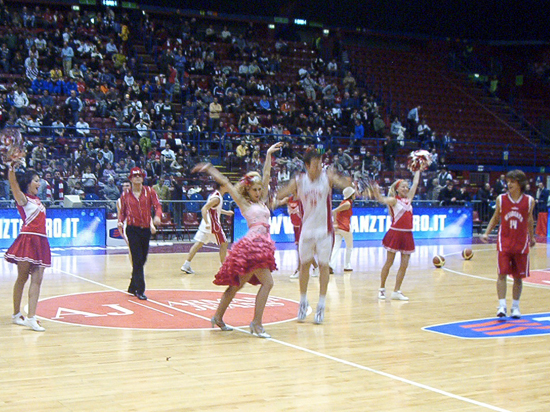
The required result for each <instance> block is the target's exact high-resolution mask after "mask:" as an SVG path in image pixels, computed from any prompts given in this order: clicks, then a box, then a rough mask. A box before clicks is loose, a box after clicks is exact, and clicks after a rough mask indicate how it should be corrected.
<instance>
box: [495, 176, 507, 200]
mask: <svg viewBox="0 0 550 412" xmlns="http://www.w3.org/2000/svg"><path fill="white" fill-rule="evenodd" d="M494 188H495V196H498V195H502V194H504V193H506V191H507V190H508V184H507V183H506V179H505V176H504V175H500V178H499V179H498V180H497V181H496V183H495V187H494Z"/></svg>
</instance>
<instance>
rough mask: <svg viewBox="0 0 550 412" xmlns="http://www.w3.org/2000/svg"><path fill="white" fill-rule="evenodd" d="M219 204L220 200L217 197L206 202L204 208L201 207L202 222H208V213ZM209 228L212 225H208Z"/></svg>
mask: <svg viewBox="0 0 550 412" xmlns="http://www.w3.org/2000/svg"><path fill="white" fill-rule="evenodd" d="M219 204H220V199H219V198H217V197H212V198H210V200H209V201H208V202H206V203H205V204H204V206H203V207H201V215H202V220H204V221H205V222H208V211H209V210H210V209H212V208H213V207H216V206H218V205H219ZM208 226H210V225H207V229H210V228H209V227H208Z"/></svg>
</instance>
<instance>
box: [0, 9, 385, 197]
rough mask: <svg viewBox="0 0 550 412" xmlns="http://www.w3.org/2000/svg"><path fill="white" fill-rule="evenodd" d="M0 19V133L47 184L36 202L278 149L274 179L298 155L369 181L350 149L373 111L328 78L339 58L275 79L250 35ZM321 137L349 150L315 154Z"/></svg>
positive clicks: (139, 22) (274, 52) (339, 76)
mask: <svg viewBox="0 0 550 412" xmlns="http://www.w3.org/2000/svg"><path fill="white" fill-rule="evenodd" d="M0 8H1V13H0V27H2V28H3V29H2V31H1V43H2V46H1V49H0V60H1V61H0V63H1V65H0V70H1V71H2V73H1V78H2V79H3V80H4V82H3V83H2V86H0V93H1V99H2V101H1V106H2V111H1V124H2V126H5V125H15V126H18V127H20V128H21V130H22V131H23V133H24V134H25V135H26V136H28V137H29V140H28V142H29V148H28V149H29V150H28V157H27V161H28V164H29V165H30V166H32V167H34V168H36V169H38V170H39V171H40V172H43V178H44V179H45V180H48V179H49V178H51V179H52V181H50V182H49V183H50V184H49V186H50V189H48V190H46V191H45V192H44V193H45V194H44V196H46V198H45V199H44V200H58V199H59V197H62V196H63V194H67V193H77V194H89V195H90V196H91V197H92V198H94V195H95V196H99V197H103V196H105V197H107V196H109V195H107V194H106V192H110V190H109V189H106V188H108V187H109V181H110V179H113V180H114V183H115V186H116V185H120V183H121V181H122V180H123V178H124V176H125V175H126V173H127V171H128V170H129V169H130V168H131V167H133V166H135V165H137V166H141V167H143V168H144V169H146V171H147V173H148V176H149V178H150V180H152V181H156V180H157V179H158V178H161V177H162V180H164V178H165V177H176V178H178V177H185V176H187V175H188V172H189V170H190V168H191V167H192V165H193V164H195V163H196V162H198V161H201V160H203V159H204V157H208V155H209V154H210V153H212V152H214V153H220V151H221V150H222V149H223V150H224V151H225V152H229V153H231V154H232V155H231V156H228V157H227V159H226V160H227V162H228V165H230V166H235V165H236V166H239V167H242V168H245V169H254V168H256V167H257V166H258V165H259V164H260V162H261V160H260V159H259V154H260V153H261V148H262V147H265V145H266V144H269V143H271V142H272V141H274V140H287V144H286V145H285V150H284V153H283V156H282V160H281V161H280V164H281V167H282V168H283V169H285V170H295V169H296V164H299V160H298V157H297V156H295V154H294V150H295V148H296V143H298V144H308V145H318V146H319V147H321V148H323V150H326V151H327V152H328V153H329V154H330V153H331V150H334V151H335V156H334V158H330V157H329V159H330V161H331V162H332V161H334V163H335V164H336V165H337V167H338V168H339V169H341V170H343V171H348V172H350V173H351V172H353V171H357V170H355V169H358V170H359V169H361V170H362V171H363V172H365V171H369V172H372V173H373V174H376V173H377V172H379V171H380V170H381V163H380V162H379V161H378V159H377V157H376V156H374V157H373V165H372V166H371V165H370V162H368V161H367V162H365V161H363V162H359V161H358V160H357V155H360V154H366V153H367V150H366V148H365V147H362V145H361V139H362V138H363V137H365V136H374V135H375V133H374V126H373V120H374V119H378V120H379V121H380V116H379V113H378V109H379V102H377V99H376V96H374V95H372V94H369V93H368V92H367V91H366V90H365V89H364V88H361V87H358V82H357V81H356V79H354V77H353V75H352V74H351V72H349V71H345V67H340V66H341V64H340V63H339V59H338V57H339V56H338V54H337V51H335V52H331V53H330V55H329V56H328V57H326V56H327V54H326V53H324V54H323V53H317V54H312V50H311V48H310V47H304V48H303V50H302V51H303V55H302V56H304V55H305V56H307V57H305V58H302V59H297V60H296V61H297V62H298V63H297V64H298V66H299V67H298V66H296V67H292V68H290V69H288V70H285V69H284V68H283V66H285V65H286V63H285V59H290V58H291V57H292V56H291V55H292V52H291V51H290V46H289V43H288V42H285V41H283V40H277V41H275V40H273V41H271V42H263V43H262V44H260V43H259V42H258V35H257V34H258V33H257V32H256V29H255V27H254V26H253V25H252V24H250V25H249V26H247V28H246V30H245V31H243V32H242V33H238V34H232V33H231V32H230V31H229V28H228V27H227V26H224V27H223V30H220V29H219V28H216V27H214V26H213V25H210V26H208V27H207V28H206V30H204V33H203V32H202V30H201V31H199V23H198V22H197V21H196V20H195V19H188V18H184V17H182V16H176V18H174V19H172V20H170V19H168V20H167V21H163V22H161V21H160V19H158V20H153V19H150V18H149V16H148V15H146V14H142V13H139V14H137V13H133V14H132V15H130V14H129V13H131V12H122V13H118V14H117V13H115V12H114V11H113V10H112V9H109V8H107V9H105V10H104V12H95V11H91V10H90V11H82V12H80V11H74V10H68V9H67V8H59V9H57V8H54V7H53V6H52V8H48V7H41V6H35V7H34V8H31V7H27V6H20V5H16V6H15V7H6V6H5V5H4V4H1V6H0ZM216 30H219V32H218V31H216ZM140 46H142V47H143V48H144V50H143V52H144V53H145V54H149V55H152V56H153V57H154V61H153V63H154V64H153V65H147V66H145V64H144V62H143V61H142V58H141V57H140V55H139V54H138V48H139V47H140ZM322 55H324V56H325V59H323V58H322V57H321V56H322ZM289 71H290V73H292V75H291V76H286V77H285V76H283V75H282V74H288V73H289ZM100 129H101V130H100ZM117 129H118V130H117ZM120 129H124V130H120ZM224 134H226V136H230V137H229V138H228V139H226V140H224V141H223V142H222V141H221V137H222V136H223V135H224ZM289 135H293V136H296V137H295V138H293V139H292V140H291V139H288V138H287V136H289ZM332 136H345V137H348V138H349V147H348V144H347V143H348V142H346V146H345V147H344V148H345V149H346V150H345V156H344V155H343V154H342V150H340V152H339V153H337V154H336V147H330V146H328V145H327V142H330V139H331V137H332ZM222 144H223V148H222V147H221V146H222ZM239 147H241V149H240V150H239ZM354 155H355V162H353V161H350V159H351V158H352V156H354ZM352 160H353V159H352ZM352 169H353V170H352ZM54 176H58V177H57V178H55V177H54ZM57 180H62V181H63V188H62V189H63V190H58V189H55V188H54V187H55V186H59V185H60V184H59V183H58V182H57ZM178 181H180V182H181V181H182V179H178ZM45 186H46V185H45ZM3 191H4V193H0V196H2V197H4V198H6V197H7V193H5V188H4V190H3ZM41 195H42V192H41ZM110 196H111V197H114V194H112V193H111V194H110Z"/></svg>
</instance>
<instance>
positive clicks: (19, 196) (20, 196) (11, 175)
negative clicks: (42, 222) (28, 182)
mask: <svg viewBox="0 0 550 412" xmlns="http://www.w3.org/2000/svg"><path fill="white" fill-rule="evenodd" d="M8 181H9V183H10V188H11V192H12V193H13V198H14V199H15V201H16V202H17V204H18V205H19V206H25V205H26V204H27V196H26V195H25V193H23V192H22V191H21V188H20V187H19V183H17V178H16V177H15V169H14V167H13V166H10V168H9V171H8Z"/></svg>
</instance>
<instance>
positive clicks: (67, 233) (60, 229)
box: [0, 208, 106, 249]
mask: <svg viewBox="0 0 550 412" xmlns="http://www.w3.org/2000/svg"><path fill="white" fill-rule="evenodd" d="M22 224H23V221H22V220H21V217H20V216H19V213H18V212H17V209H0V249H7V248H9V247H10V246H11V244H12V243H13V241H14V240H15V238H16V237H17V235H18V234H19V229H20V228H21V226H22ZM46 233H47V235H48V240H49V242H50V247H68V246H100V247H105V239H106V237H105V209H79V208H78V209H77V208H75V209H72V208H71V209H54V208H52V209H47V210H46Z"/></svg>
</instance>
